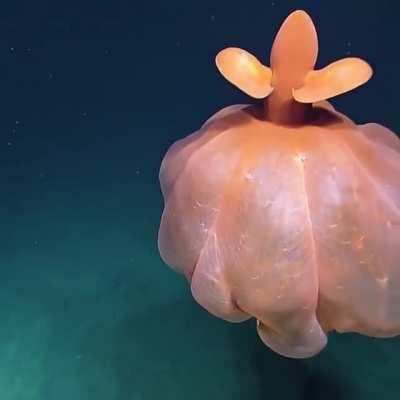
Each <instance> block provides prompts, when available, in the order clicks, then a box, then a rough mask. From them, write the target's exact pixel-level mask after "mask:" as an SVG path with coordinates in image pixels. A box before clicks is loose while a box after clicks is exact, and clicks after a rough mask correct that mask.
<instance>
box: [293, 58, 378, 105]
mask: <svg viewBox="0 0 400 400" xmlns="http://www.w3.org/2000/svg"><path fill="white" fill-rule="evenodd" d="M371 76H372V68H371V67H370V65H369V64H368V63H367V62H365V61H364V60H361V59H360V58H354V57H349V58H343V59H341V60H338V61H335V62H333V63H332V64H329V65H328V66H326V67H325V68H322V69H320V70H317V71H310V72H309V73H308V74H307V75H306V78H305V81H304V85H303V86H301V87H300V88H298V89H293V98H294V99H295V100H296V101H298V102H300V103H315V102H317V101H322V100H326V99H329V98H331V97H334V96H337V95H339V94H342V93H346V92H349V91H350V90H353V89H355V88H356V87H358V86H361V85H363V84H364V83H365V82H367V81H368V80H369V79H370V78H371Z"/></svg>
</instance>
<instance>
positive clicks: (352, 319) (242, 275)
mask: <svg viewBox="0 0 400 400" xmlns="http://www.w3.org/2000/svg"><path fill="white" fill-rule="evenodd" d="M312 110H313V112H312V115H311V116H310V118H309V120H308V122H307V124H299V125H297V126H296V125H293V126H287V125H286V126H282V125H279V124H275V123H273V122H271V121H268V120H265V118H262V110H261V109H258V108H257V107H256V106H251V107H250V106H243V105H239V106H232V107H228V108H226V109H223V110H221V111H220V112H218V113H217V114H215V115H214V116H213V117H212V118H211V119H210V120H209V121H207V122H206V123H205V124H204V125H203V126H202V127H201V129H200V130H199V131H198V132H196V133H194V134H192V135H190V136H188V137H186V138H184V139H182V140H180V141H178V142H177V143H175V144H174V145H173V146H172V147H171V148H170V149H169V151H168V152H167V154H166V156H165V158H164V160H163V162H162V165H161V170H160V181H161V189H162V192H163V196H164V200H165V209H164V212H163V216H162V221H161V226H160V232H159V249H160V253H161V256H162V258H163V259H164V261H165V262H166V263H167V264H169V265H170V266H172V267H173V268H174V269H175V270H176V271H178V272H180V273H183V274H185V276H186V277H187V278H188V280H189V281H190V282H191V290H192V293H193V296H194V298H195V299H196V300H197V302H198V303H200V304H201V305H202V306H203V307H204V308H205V309H207V310H208V311H209V312H210V313H212V314H214V315H215V316H217V317H220V318H222V319H225V320H227V321H237V322H238V321H243V320H245V319H248V318H250V317H255V318H256V319H257V321H258V324H257V330H258V333H259V335H260V337H261V339H262V340H263V341H264V342H265V344H266V345H268V346H269V347H270V348H272V349H273V350H274V351H276V352H278V353H280V354H282V355H284V356H288V357H296V358H302V357H311V356H313V355H314V354H316V353H318V352H319V351H321V350H322V349H323V348H324V346H325V345H326V343H327V336H326V334H327V332H329V331H331V330H336V331H339V332H359V333H361V334H365V335H369V336H376V337H387V336H394V335H397V334H400V290H399V287H400V268H399V266H400V140H399V139H398V138H397V137H396V135H395V134H394V133H392V132H391V131H389V130H388V129H386V128H384V127H382V126H380V125H377V124H366V125H361V126H357V125H355V124H354V123H353V122H352V121H350V120H349V119H348V118H346V117H344V116H343V115H342V114H340V113H338V112H336V111H334V110H333V109H332V108H331V107H330V106H329V104H327V103H324V104H321V105H317V106H314V108H313V109H312Z"/></svg>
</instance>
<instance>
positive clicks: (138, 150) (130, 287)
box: [0, 0, 400, 400]
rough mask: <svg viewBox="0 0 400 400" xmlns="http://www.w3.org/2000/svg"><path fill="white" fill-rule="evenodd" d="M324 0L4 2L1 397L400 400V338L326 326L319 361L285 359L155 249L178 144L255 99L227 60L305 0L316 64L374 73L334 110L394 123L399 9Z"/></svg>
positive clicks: (254, 47)
mask: <svg viewBox="0 0 400 400" xmlns="http://www.w3.org/2000/svg"><path fill="white" fill-rule="evenodd" d="M316 3H317V2H311V1H308V2H307V1H298V2H289V1H286V2H281V1H276V2H275V3H273V4H272V3H271V2H264V1H254V2H253V3H251V4H250V3H249V4H245V5H244V4H242V3H240V4H239V3H237V4H235V3H234V2H233V3H232V2H229V3H228V2H225V1H223V2H220V3H218V4H216V3H215V2H211V1H204V2H201V4H200V3H199V4H194V3H193V4H191V3H190V4H189V3H187V2H177V1H175V2H174V1H172V2H169V3H164V2H153V3H151V4H148V5H138V4H132V3H131V2H127V1H119V2H105V1H103V2H92V1H89V2H85V3H84V4H81V3H79V2H77V1H76V2H71V1H69V2H58V3H57V4H55V3H54V4H51V3H50V2H46V1H39V2H35V3H34V4H33V2H29V3H28V2H23V1H21V2H12V3H11V2H10V4H7V3H6V2H5V3H4V5H3V4H2V5H1V6H0V28H1V38H0V46H1V47H0V60H1V63H0V71H1V76H2V81H1V86H2V90H1V94H0V98H1V114H0V115H1V118H0V119H1V125H0V126H1V134H0V135H1V136H0V140H1V141H0V154H1V157H0V163H1V164H0V179H1V186H0V187H1V189H0V220H1V223H0V400H54V399H56V400H64V399H74V400H89V399H91V400H92V399H96V400H153V399H161V398H162V399H165V400H167V399H168V400H169V399H171V400H172V399H173V400H179V399H185V400H186V399H206V398H209V399H214V398H215V399H221V400H223V399H229V400H234V399H235V400H236V399H246V400H247V399H249V400H250V399H252V400H253V399H284V400H286V399H290V400H292V399H293V400H303V399H304V400H309V399H310V400H311V399H366V400H368V399H376V398H380V399H396V398H398V397H399V396H400V381H399V375H398V371H399V368H400V341H399V339H397V338H394V339H390V340H377V339H369V338H365V337H361V336H357V335H331V336H330V339H329V345H328V347H327V348H326V350H324V351H323V352H322V353H321V354H320V355H318V356H317V357H314V358H312V359H309V360H290V359H286V358H283V357H280V356H278V355H276V354H275V353H273V352H271V351H270V350H268V349H267V348H266V347H265V346H264V345H263V344H262V343H261V341H260V340H259V338H258V337H257V335H256V331H255V322H254V321H249V322H246V323H243V324H238V325H235V324H229V323H227V322H223V321H220V320H218V319H216V318H214V317H212V316H211V315H209V314H208V313H206V312H205V311H204V310H202V309H201V308H200V306H198V305H197V304H196V303H195V302H194V301H193V300H192V298H191V294H190V290H189V288H188V287H187V283H186V281H185V280H184V279H183V278H182V277H180V276H178V275H176V274H175V273H173V272H172V271H170V270H169V269H168V268H167V267H166V266H165V265H164V264H163V263H162V261H161V260H160V258H159V255H158V251H157V247H156V237H157V230H158V224H159V219H160V215H161V212H162V207H163V204H162V199H161V194H160V191H159V186H158V176H157V174H158V168H159V164H160V162H161V158H162V156H163V154H164V152H165V151H166V149H167V147H168V146H169V145H170V144H171V143H172V142H173V141H175V140H177V139H178V138H180V137H182V136H184V135H186V134H188V133H190V132H191V131H193V130H195V129H196V128H197V127H198V126H199V125H200V123H201V122H202V121H204V120H205V119H206V118H207V117H208V116H209V115H211V114H212V113H214V112H215V111H216V110H218V109H219V108H222V107H223V106H225V105H227V104H234V103H243V102H247V101H248V99H247V98H246V97H245V96H244V95H242V94H241V93H239V92H237V91H236V90H235V89H233V87H231V86H230V85H228V84H227V83H226V82H225V81H224V80H223V79H222V78H220V76H219V75H218V73H217V71H216V69H215V67H214V64H213V57H214V55H215V53H216V52H217V51H218V50H219V49H221V48H223V47H226V46H227V45H238V46H242V47H244V48H247V49H249V50H251V51H254V52H255V53H256V54H258V55H259V56H260V58H262V57H263V55H266V54H268V53H269V46H270V44H271V40H272V37H273V33H274V31H275V29H276V28H277V27H278V26H279V24H280V23H281V21H282V19H283V18H284V17H285V16H286V15H287V14H288V13H289V12H290V11H292V10H293V9H294V8H305V9H306V10H308V11H309V12H310V13H311V15H312V16H313V18H314V19H315V21H316V23H317V26H318V29H319V33H320V45H321V53H320V59H321V60H322V61H321V64H326V62H327V61H331V60H333V59H337V58H339V57H342V56H345V55H346V54H356V55H359V56H362V57H363V58H365V59H367V60H369V61H371V63H372V65H373V66H374V68H375V71H376V76H375V78H374V79H373V80H372V81H371V83H369V84H368V85H366V86H365V87H363V88H361V89H360V90H359V91H357V92H355V93H351V94H348V95H346V97H345V98H343V99H341V98H340V99H338V100H337V101H336V103H335V105H336V106H337V107H339V108H340V109H341V110H343V111H345V112H346V113H347V114H349V115H350V116H351V117H353V118H354V119H355V120H357V121H358V122H367V121H371V120H372V121H377V122H380V123H383V124H384V125H387V126H389V127H391V128H392V129H394V130H396V129H397V130H398V127H399V122H400V119H399V116H398V110H397V91H398V81H397V80H396V79H395V78H396V77H397V70H398V65H399V55H398V52H397V51H396V49H397V44H396V42H393V40H394V39H393V38H394V37H395V36H396V33H397V34H398V25H397V21H396V17H395V15H396V12H395V11H396V8H397V3H396V2H395V1H394V0H393V1H391V2H390V1H365V2H363V7H362V9H360V7H358V5H357V4H352V5H350V4H348V2H344V1H343V2H335V4H333V3H331V2H327V1H322V2H318V4H316ZM228 6H230V9H228V8H227V7H228ZM338 27H340V29H338Z"/></svg>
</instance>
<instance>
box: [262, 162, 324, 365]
mask: <svg viewBox="0 0 400 400" xmlns="http://www.w3.org/2000/svg"><path fill="white" fill-rule="evenodd" d="M305 162H307V161H305ZM298 163H299V164H300V166H299V168H298V170H299V173H300V179H301V182H302V195H303V202H304V206H305V210H306V218H307V222H308V223H307V226H308V232H309V240H310V241H311V248H312V264H313V268H312V271H313V277H314V284H315V291H316V293H315V294H314V306H313V310H312V311H313V313H312V314H310V317H311V318H313V317H314V318H315V322H316V323H317V324H318V325H319V328H320V330H321V333H322V334H323V335H324V336H325V337H324V339H325V341H324V343H323V346H322V347H325V345H326V342H327V337H326V332H325V331H324V329H323V328H322V326H321V324H320V321H319V320H318V314H317V312H318V310H317V308H318V303H319V277H318V268H319V267H318V259H317V250H316V246H315V238H314V232H313V222H312V217H311V209H310V206H309V201H308V195H307V183H306V173H305V167H304V163H303V162H302V161H300V160H299V161H298ZM310 311H311V309H310ZM263 330H264V332H265V333H266V334H267V337H265V336H264V335H262V331H263ZM257 331H258V332H259V334H260V336H261V337H262V340H263V341H264V340H265V342H266V344H267V345H268V346H270V347H272V348H273V349H274V350H275V351H277V349H276V348H274V347H276V346H273V344H272V343H269V340H268V332H270V333H272V335H271V334H270V335H269V336H274V335H275V336H277V337H278V340H279V338H281V339H285V336H286V335H285V332H281V331H277V330H276V329H272V328H271V327H269V326H268V325H265V324H264V323H263V322H262V321H260V320H259V319H257ZM271 344H272V346H271ZM293 347H295V348H297V350H299V349H301V348H302V347H304V346H296V345H295V344H294V346H293ZM320 350H321V349H320V348H318V349H316V350H312V351H310V352H307V353H306V355H304V354H302V355H294V354H293V353H290V352H282V351H279V353H280V354H281V355H283V356H289V357H294V358H304V357H308V356H309V354H311V355H312V354H316V353H318V352H319V351H320Z"/></svg>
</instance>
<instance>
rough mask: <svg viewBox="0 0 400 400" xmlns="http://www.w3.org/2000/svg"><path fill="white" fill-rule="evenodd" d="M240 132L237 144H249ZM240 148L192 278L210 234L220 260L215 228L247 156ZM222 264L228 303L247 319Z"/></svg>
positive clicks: (192, 273)
mask: <svg viewBox="0 0 400 400" xmlns="http://www.w3.org/2000/svg"><path fill="white" fill-rule="evenodd" d="M240 133H242V132H241V130H239V131H238V134H239V137H238V138H237V140H238V142H239V145H241V144H243V143H244V144H246V143H247V145H248V146H249V145H250V144H249V138H248V137H247V136H246V135H240ZM208 143H209V142H208ZM241 149H242V151H241V152H240V156H239V159H238V160H237V161H236V167H234V168H233V171H232V173H231V174H230V176H229V178H227V182H226V183H225V185H224V189H223V191H222V194H221V198H220V204H219V211H218V212H217V213H215V217H214V220H213V222H212V223H211V225H210V227H209V228H208V232H207V237H206V238H205V240H204V243H203V245H202V247H201V250H200V253H199V256H198V258H197V261H196V263H195V265H194V268H193V271H191V273H190V275H191V276H192V279H193V276H194V275H195V274H196V270H197V271H198V268H197V266H198V264H199V261H200V260H201V258H202V256H203V254H204V250H205V249H206V248H207V244H208V241H209V239H210V237H211V235H212V236H213V237H214V240H215V251H216V253H217V254H216V260H217V262H219V260H220V258H219V257H217V256H218V253H219V248H218V246H217V243H218V235H217V229H216V228H217V226H218V219H219V216H220V215H221V214H222V209H223V207H224V203H225V202H226V197H227V194H228V193H229V192H230V190H231V188H232V185H233V182H234V180H235V178H236V177H237V176H238V172H239V173H240V172H241V170H243V165H242V164H243V161H244V159H245V158H247V157H246V152H245V150H244V149H243V147H241ZM203 150H204V147H203ZM222 265H223V264H222V263H221V262H219V267H220V268H221V275H220V276H221V279H223V282H221V283H222V284H223V285H224V290H226V292H227V293H228V297H229V299H230V305H231V306H232V308H234V309H237V310H238V311H239V312H241V313H243V317H244V316H245V315H246V318H245V319H248V318H249V317H250V314H249V313H247V312H246V311H245V310H242V309H241V308H240V307H239V306H238V304H237V302H236V300H235V299H234V296H233V294H232V290H231V289H230V288H227V285H226V284H227V282H226V273H225V271H224V270H223V269H222ZM191 289H192V294H193V297H194V298H195V299H196V300H197V301H198V302H199V304H202V302H201V301H200V299H198V297H197V296H196V294H195V292H194V291H193V286H191ZM209 311H210V310H209ZM210 312H211V313H213V312H212V311H210ZM213 314H214V313H213ZM241 320H242V321H243V319H241Z"/></svg>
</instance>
